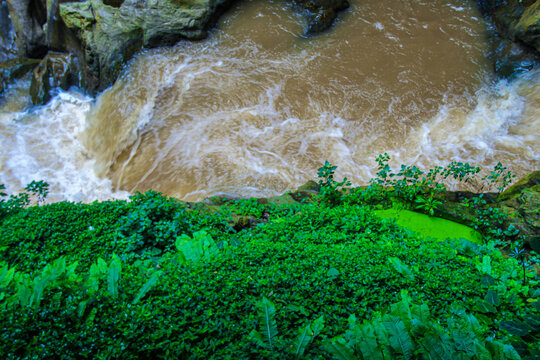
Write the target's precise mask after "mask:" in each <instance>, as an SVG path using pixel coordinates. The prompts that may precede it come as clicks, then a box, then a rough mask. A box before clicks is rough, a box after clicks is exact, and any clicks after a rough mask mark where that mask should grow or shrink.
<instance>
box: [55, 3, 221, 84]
mask: <svg viewBox="0 0 540 360" xmlns="http://www.w3.org/2000/svg"><path fill="white" fill-rule="evenodd" d="M230 2H231V1H230V0H90V1H84V2H80V3H65V4H60V16H61V18H62V19H63V21H64V23H65V24H66V25H67V27H68V28H70V29H71V30H72V31H74V32H75V34H76V35H77V37H78V38H79V39H80V41H81V43H82V47H83V49H84V60H85V62H86V65H87V68H88V77H87V84H86V87H87V89H88V90H89V91H90V92H91V93H95V92H97V91H101V90H103V89H105V88H106V87H108V86H110V85H111V84H112V83H113V82H114V80H115V79H116V77H117V76H118V74H119V73H120V71H121V70H122V68H123V66H124V64H125V63H126V62H127V61H128V60H129V59H130V58H131V57H132V56H133V55H134V54H135V53H136V52H138V51H139V50H141V48H143V47H155V46H165V45H172V44H174V43H176V42H177V41H179V40H180V39H190V40H197V39H202V38H204V37H205V36H206V35H207V30H208V28H209V27H210V25H211V24H212V23H213V21H214V20H215V19H216V17H217V15H218V14H219V13H220V11H221V9H223V8H225V6H227V5H228V4H229V3H230Z"/></svg>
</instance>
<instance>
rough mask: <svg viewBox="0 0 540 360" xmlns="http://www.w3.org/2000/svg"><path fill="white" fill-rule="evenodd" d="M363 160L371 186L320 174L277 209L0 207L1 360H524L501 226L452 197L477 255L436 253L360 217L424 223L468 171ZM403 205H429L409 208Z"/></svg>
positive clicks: (515, 279)
mask: <svg viewBox="0 0 540 360" xmlns="http://www.w3.org/2000/svg"><path fill="white" fill-rule="evenodd" d="M378 160H379V166H380V167H379V170H380V171H379V174H378V176H379V177H378V178H377V179H374V180H373V181H372V183H371V184H370V186H368V187H364V188H350V183H349V182H348V181H347V180H346V179H344V180H343V181H341V182H338V181H336V180H335V170H336V167H334V166H332V165H330V164H329V163H326V164H325V166H323V167H322V168H321V169H320V170H319V177H320V182H319V186H321V191H320V192H319V194H318V195H316V196H315V197H313V198H307V199H306V200H304V201H303V202H301V203H293V204H280V205H276V204H273V203H268V202H267V201H259V200H257V199H243V200H228V199H214V200H215V201H214V202H213V203H212V204H211V205H204V204H202V203H201V204H189V203H185V202H181V201H178V200H176V199H172V198H167V197H164V196H162V195H161V194H158V193H155V192H151V191H150V192H147V193H145V194H136V195H135V196H133V197H132V198H131V200H130V201H108V202H101V203H97V202H96V203H93V204H74V203H68V202H60V203H55V204H50V205H41V206H28V205H29V204H30V200H31V199H36V201H38V202H40V201H42V200H43V197H44V196H46V191H47V187H46V184H45V183H33V185H32V186H29V187H28V188H27V191H28V193H25V194H22V195H17V196H10V197H8V196H7V194H5V193H0V324H2V326H0V353H2V354H4V355H5V356H4V357H5V358H6V359H22V358H25V359H26V358H28V359H45V358H55V357H57V356H58V354H63V356H64V357H65V358H92V359H94V358H95V359H114V358H122V359H147V358H152V359H154V358H171V359H211V358H213V359H295V358H308V359H332V358H335V359H393V358H403V359H420V358H429V359H491V358H493V359H519V358H525V359H526V358H530V359H533V358H538V356H539V354H540V348H539V345H538V344H539V340H540V315H539V311H540V305H539V304H540V301H539V300H540V290H539V289H538V278H537V276H536V273H535V271H534V269H533V267H532V265H533V264H532V259H533V258H532V257H531V256H530V254H528V253H527V252H525V251H523V248H522V247H521V245H520V244H519V243H516V242H515V240H516V239H518V235H517V234H516V233H515V230H516V229H512V228H506V229H505V228H504V227H502V224H503V223H504V222H501V221H499V220H500V217H501V216H502V217H503V215H500V214H501V213H502V212H500V211H498V210H489V211H488V210H486V209H485V208H484V207H482V206H481V205H482V201H485V199H483V198H478V197H475V198H474V199H477V200H471V199H469V200H467V201H468V202H469V204H470V206H471V209H473V210H474V211H478V213H479V214H480V215H482V216H483V217H482V218H481V220H479V221H481V222H479V223H478V227H477V229H478V230H479V231H480V232H481V233H482V235H483V241H477V243H474V242H471V241H469V240H466V239H464V238H463V237H464V236H463V235H462V234H461V233H459V232H457V231H456V232H454V229H453V228H452V227H449V228H448V227H446V228H445V229H446V230H445V233H447V234H448V236H444V235H440V236H438V238H435V237H433V236H431V235H430V236H425V235H424V234H423V233H422V232H421V231H419V232H415V231H413V230H411V227H410V226H409V228H407V227H408V226H401V225H400V220H399V219H398V220H397V221H395V220H394V219H393V218H394V216H389V217H388V216H382V217H381V216H378V215H377V212H379V214H381V211H385V210H381V207H386V208H393V209H394V210H391V211H396V210H395V209H396V208H399V209H400V210H399V211H400V212H402V213H403V211H406V212H408V211H410V210H415V209H416V210H422V211H424V212H425V213H426V215H422V216H425V219H434V218H432V217H430V216H432V215H434V214H435V215H436V214H437V212H436V209H437V208H438V207H440V206H443V202H442V201H440V200H437V198H436V196H437V194H439V193H443V192H444V191H445V188H444V185H442V184H441V183H440V182H439V178H444V177H448V176H453V177H456V178H457V179H461V180H463V181H466V179H469V178H470V179H472V178H473V175H475V174H476V173H477V171H476V169H475V168H472V167H470V166H469V165H468V164H451V165H450V166H449V167H446V168H436V169H434V170H431V171H429V172H427V173H424V172H422V171H420V170H419V169H417V168H415V167H402V168H401V170H400V172H399V173H397V174H394V173H393V172H392V171H391V169H390V168H389V167H388V166H387V165H388V160H389V158H388V157H387V156H386V155H383V156H381V157H379V159H378ZM498 178H500V177H498ZM502 179H503V180H504V179H509V178H508V177H506V175H503V177H502ZM497 186H498V185H497ZM32 193H34V195H32ZM419 198H422V199H430V198H432V199H434V200H433V201H431V205H430V206H429V207H427V208H425V207H421V208H420V209H418V204H419V203H420V204H424V203H421V202H418V201H416V200H417V199H419ZM435 200H436V201H435ZM439 201H440V203H438V202H439ZM430 208H433V210H434V211H433V212H431V211H430ZM435 220H436V219H435ZM421 222H422V221H420V223H421ZM406 223H408V224H410V222H406ZM404 225H407V224H404ZM445 226H447V225H444V226H443V227H445ZM457 227H458V226H457V225H456V228H457ZM412 228H414V227H412ZM499 230H500V231H499ZM466 231H472V229H470V230H469V229H468V228H467V229H466ZM506 241H512V242H514V243H513V245H512V249H513V250H512V252H511V253H510V255H509V256H506V255H503V253H502V252H501V251H500V249H499V247H500V246H501V244H504V243H505V242H506ZM498 246H499V247H498ZM405 290H406V291H405Z"/></svg>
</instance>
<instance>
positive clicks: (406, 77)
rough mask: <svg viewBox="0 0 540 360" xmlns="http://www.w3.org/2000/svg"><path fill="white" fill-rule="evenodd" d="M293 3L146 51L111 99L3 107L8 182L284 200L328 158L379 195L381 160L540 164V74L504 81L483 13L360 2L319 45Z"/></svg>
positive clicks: (1, 179) (429, 2)
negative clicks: (495, 67)
mask: <svg viewBox="0 0 540 360" xmlns="http://www.w3.org/2000/svg"><path fill="white" fill-rule="evenodd" d="M303 31H304V24H303V22H302V17H301V16H300V15H298V14H295V13H294V12H291V11H290V9H289V8H288V7H287V5H284V4H283V3H281V2H279V1H270V0H251V1H244V2H242V3H240V4H238V5H237V6H236V7H235V8H234V9H232V10H231V11H230V12H229V13H228V14H226V16H224V17H223V18H222V19H221V21H220V22H219V24H218V27H217V29H216V30H215V31H214V32H213V34H212V36H211V37H210V38H209V39H207V40H204V41H200V42H180V43H178V44H177V45H176V46H174V47H172V48H167V49H164V48H160V49H152V50H146V51H144V52H143V53H141V54H139V55H138V56H137V57H136V58H135V59H134V60H133V61H131V62H130V63H129V64H128V66H127V67H126V71H125V72H124V74H123V76H122V77H121V78H120V79H119V80H118V81H117V82H116V83H115V85H114V86H113V87H111V88H110V89H108V90H107V91H105V92H104V93H102V94H101V95H100V96H98V97H97V99H91V98H89V97H87V96H85V95H84V94H82V93H80V92H79V91H77V90H76V89H73V90H71V91H69V92H60V93H59V94H58V95H57V96H56V97H54V98H53V100H52V101H51V102H50V103H49V104H47V105H46V106H42V107H37V108H30V107H29V106H28V104H29V99H28V95H27V88H28V80H24V79H23V80H20V81H19V82H17V83H15V84H14V85H12V86H11V88H10V89H9V90H8V92H7V93H6V95H5V99H4V100H3V102H2V104H1V105H0V183H4V184H6V186H7V188H8V190H9V191H11V192H16V191H19V190H20V189H21V188H22V187H24V185H25V184H27V183H28V182H30V181H31V180H41V179H42V180H45V181H47V182H49V183H50V184H51V195H50V196H49V200H62V199H66V200H71V201H84V202H89V201H93V200H104V199H109V198H125V197H126V196H127V195H128V194H129V193H133V192H134V191H146V190H148V189H153V190H156V191H160V192H163V193H165V194H167V195H170V196H175V197H178V198H181V199H185V200H190V201H195V200H200V199H203V198H205V197H208V196H213V195H220V194H228V195H233V196H235V195H237V196H243V197H248V196H258V197H260V196H271V195H276V194H281V193H283V192H285V191H287V190H291V189H294V188H296V187H297V186H299V185H301V184H303V183H305V182H306V181H307V180H310V179H313V178H314V177H315V176H316V173H317V168H318V167H320V166H321V165H322V164H323V163H324V161H325V160H329V161H330V162H331V163H332V164H335V165H338V166H339V176H347V178H349V179H350V180H351V181H352V182H353V184H356V185H360V184H365V183H367V182H368V181H369V179H370V178H371V177H373V176H374V174H375V172H376V168H375V166H376V164H375V161H374V159H375V157H376V156H377V155H378V154H379V153H383V152H388V153H389V154H390V155H391V157H392V159H393V160H392V165H394V166H398V165H399V164H401V163H406V164H412V163H414V164H417V165H419V166H420V167H422V168H428V167H431V166H434V165H444V164H446V163H448V162H450V161H463V162H469V163H471V164H473V165H479V166H482V167H483V168H486V169H489V168H492V167H493V166H494V165H495V164H496V163H497V162H499V161H500V162H502V163H503V164H504V165H506V166H508V167H509V169H511V170H512V172H513V173H515V174H517V175H524V174H525V173H527V172H529V171H531V170H535V169H538V168H539V165H540V106H539V104H540V71H538V70H533V71H531V72H529V73H526V74H522V75H520V76H519V77H518V78H516V79H514V80H513V81H506V80H497V79H496V78H495V76H494V74H493V73H492V64H491V62H490V59H489V58H488V55H487V54H488V53H489V36H488V33H489V29H488V25H487V24H486V23H485V22H484V21H483V20H482V18H481V17H480V15H479V13H478V10H477V9H476V6H475V4H474V3H473V1H466V0H425V1H418V0H402V1H399V2H396V1H392V0H361V1H360V0H358V1H354V0H353V1H351V9H350V10H349V11H347V12H345V13H343V14H342V15H341V17H340V19H339V21H338V23H337V24H336V26H335V27H334V28H333V29H331V30H330V31H328V32H326V33H324V34H322V35H319V36H316V37H309V38H307V37H304V36H302V34H303Z"/></svg>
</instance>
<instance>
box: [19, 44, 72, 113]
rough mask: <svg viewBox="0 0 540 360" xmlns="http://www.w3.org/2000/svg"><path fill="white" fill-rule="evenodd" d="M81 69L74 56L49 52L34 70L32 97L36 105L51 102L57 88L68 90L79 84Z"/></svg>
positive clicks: (31, 88) (31, 87) (31, 86)
mask: <svg viewBox="0 0 540 360" xmlns="http://www.w3.org/2000/svg"><path fill="white" fill-rule="evenodd" d="M78 74H79V67H78V64H77V61H76V59H75V57H74V56H73V55H70V54H62V53H55V52H49V53H48V54H47V56H45V58H44V59H43V60H42V61H41V62H40V63H39V65H38V66H37V67H36V68H35V69H34V72H33V76H32V82H31V85H30V96H31V98H32V103H33V104H34V105H42V104H45V103H46V102H47V101H49V100H50V98H51V97H52V91H53V90H54V89H56V88H61V89H64V90H67V89H68V88H69V87H70V86H71V85H73V84H76V83H77V78H78Z"/></svg>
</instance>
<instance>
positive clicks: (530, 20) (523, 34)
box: [510, 0, 540, 54]
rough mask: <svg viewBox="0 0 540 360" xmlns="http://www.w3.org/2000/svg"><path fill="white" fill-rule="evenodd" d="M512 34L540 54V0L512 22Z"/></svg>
mask: <svg viewBox="0 0 540 360" xmlns="http://www.w3.org/2000/svg"><path fill="white" fill-rule="evenodd" d="M510 34H511V36H512V37H513V38H515V39H518V40H520V41H521V42H523V43H524V44H526V45H527V46H530V47H532V48H534V49H535V50H536V51H537V52H538V53H539V54H540V0H537V1H536V2H535V3H534V4H532V5H531V6H529V7H528V8H527V9H526V10H525V11H524V12H523V15H522V16H521V17H520V18H519V20H518V21H517V22H514V23H512V25H511V26H510Z"/></svg>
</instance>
